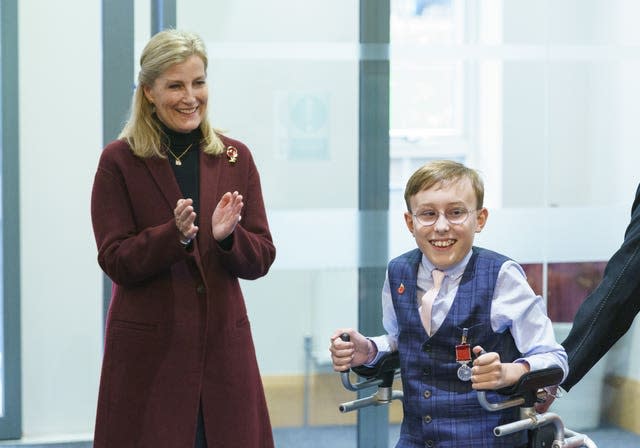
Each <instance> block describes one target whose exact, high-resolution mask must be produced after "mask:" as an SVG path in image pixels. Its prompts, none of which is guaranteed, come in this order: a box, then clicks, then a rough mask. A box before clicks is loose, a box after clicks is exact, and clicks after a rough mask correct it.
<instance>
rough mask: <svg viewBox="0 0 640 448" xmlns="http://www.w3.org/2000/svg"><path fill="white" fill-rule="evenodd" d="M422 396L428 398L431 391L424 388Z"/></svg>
mask: <svg viewBox="0 0 640 448" xmlns="http://www.w3.org/2000/svg"><path fill="white" fill-rule="evenodd" d="M423 396H424V398H426V399H427V400H428V399H429V398H431V391H430V390H425V391H424V394H423Z"/></svg>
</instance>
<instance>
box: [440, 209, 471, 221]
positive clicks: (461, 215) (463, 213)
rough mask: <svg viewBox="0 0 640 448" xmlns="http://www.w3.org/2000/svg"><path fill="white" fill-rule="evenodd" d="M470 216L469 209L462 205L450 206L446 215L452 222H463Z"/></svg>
mask: <svg viewBox="0 0 640 448" xmlns="http://www.w3.org/2000/svg"><path fill="white" fill-rule="evenodd" d="M468 216H469V211H468V210H467V209H465V208H460V207H455V208H450V209H448V210H447V211H446V212H445V217H446V218H447V221H449V222H450V223H451V224H462V223H463V222H465V221H466V220H467V217H468Z"/></svg>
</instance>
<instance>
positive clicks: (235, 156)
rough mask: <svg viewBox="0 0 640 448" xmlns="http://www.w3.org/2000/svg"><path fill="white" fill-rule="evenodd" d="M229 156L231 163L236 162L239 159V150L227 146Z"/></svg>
mask: <svg viewBox="0 0 640 448" xmlns="http://www.w3.org/2000/svg"><path fill="white" fill-rule="evenodd" d="M227 157H228V158H229V163H236V162H237V161H238V150H237V149H236V148H235V147H233V146H227Z"/></svg>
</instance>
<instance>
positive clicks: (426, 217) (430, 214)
mask: <svg viewBox="0 0 640 448" xmlns="http://www.w3.org/2000/svg"><path fill="white" fill-rule="evenodd" d="M414 216H415V217H416V219H417V220H418V222H419V223H420V224H422V225H423V226H431V225H433V224H434V223H435V222H436V221H437V220H438V216H439V215H438V212H436V211H435V210H424V211H422V212H420V213H417V214H415V215H414Z"/></svg>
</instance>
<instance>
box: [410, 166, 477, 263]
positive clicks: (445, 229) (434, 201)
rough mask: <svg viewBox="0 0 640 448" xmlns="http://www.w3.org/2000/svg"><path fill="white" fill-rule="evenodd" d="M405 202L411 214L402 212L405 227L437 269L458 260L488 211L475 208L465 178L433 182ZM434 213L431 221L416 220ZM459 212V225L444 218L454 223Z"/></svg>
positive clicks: (469, 186)
mask: <svg viewBox="0 0 640 448" xmlns="http://www.w3.org/2000/svg"><path fill="white" fill-rule="evenodd" d="M409 202H410V205H411V213H410V212H405V214H404V217H405V221H406V224H407V227H408V228H409V231H410V232H411V233H412V234H413V236H414V238H415V239H416V243H417V245H418V247H419V248H420V250H421V251H422V253H423V254H424V255H425V256H426V257H427V258H428V259H429V261H431V262H432V263H433V264H434V265H435V266H436V267H437V268H439V269H447V268H450V267H451V266H454V265H455V264H457V263H459V262H460V261H462V259H463V258H464V257H465V256H466V255H467V253H469V251H470V250H471V246H473V240H474V237H475V234H476V233H479V232H480V231H481V230H482V228H483V227H484V225H485V223H486V222H487V216H488V214H489V213H488V211H487V209H485V208H481V209H480V210H476V195H475V192H474V190H473V187H472V185H471V182H470V181H469V179H467V178H462V179H457V180H453V181H451V182H445V183H439V184H436V185H434V186H433V187H431V188H429V189H427V190H422V191H420V192H418V193H417V194H415V195H414V196H412V197H411V198H410V200H409ZM434 213H435V215H436V216H435V219H436V221H435V223H433V224H431V225H424V224H422V223H421V222H420V220H422V221H428V218H423V216H433V215H434ZM467 213H468V214H467ZM460 214H462V215H464V216H466V218H464V222H462V223H460V224H452V223H451V222H450V221H449V220H448V219H447V217H446V216H449V219H451V220H453V221H456V222H457V221H459V220H460V219H457V218H455V216H457V215H460ZM414 215H417V216H414Z"/></svg>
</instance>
